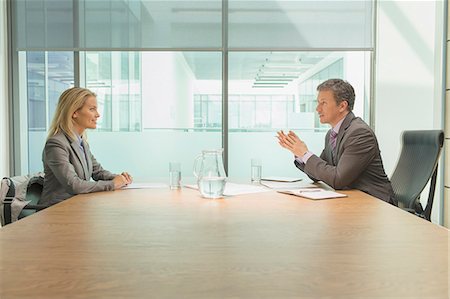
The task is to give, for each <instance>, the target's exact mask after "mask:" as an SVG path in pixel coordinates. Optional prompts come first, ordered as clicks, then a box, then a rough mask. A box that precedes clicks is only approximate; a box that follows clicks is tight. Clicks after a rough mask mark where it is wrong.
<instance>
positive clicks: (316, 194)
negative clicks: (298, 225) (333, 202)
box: [277, 188, 347, 199]
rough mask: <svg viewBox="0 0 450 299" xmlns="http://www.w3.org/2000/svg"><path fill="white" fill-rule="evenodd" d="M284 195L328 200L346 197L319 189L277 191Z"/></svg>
mask: <svg viewBox="0 0 450 299" xmlns="http://www.w3.org/2000/svg"><path fill="white" fill-rule="evenodd" d="M277 192H280V193H284V194H290V195H295V196H300V197H304V198H309V199H329V198H338V197H347V195H346V194H342V193H338V192H334V191H330V190H324V189H321V188H303V189H294V190H280V191H277Z"/></svg>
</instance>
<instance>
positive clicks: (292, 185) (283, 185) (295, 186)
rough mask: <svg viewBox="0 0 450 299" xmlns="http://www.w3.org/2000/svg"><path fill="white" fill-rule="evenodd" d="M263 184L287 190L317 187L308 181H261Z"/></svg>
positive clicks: (275, 188)
mask: <svg viewBox="0 0 450 299" xmlns="http://www.w3.org/2000/svg"><path fill="white" fill-rule="evenodd" d="M261 185H264V186H266V187H268V188H270V189H274V190H286V189H300V188H317V185H314V184H313V183H308V182H273V181H261Z"/></svg>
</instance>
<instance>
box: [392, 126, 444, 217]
mask: <svg viewBox="0 0 450 299" xmlns="http://www.w3.org/2000/svg"><path fill="white" fill-rule="evenodd" d="M402 144H403V145H402V151H401V153H400V158H399V160H398V163H397V166H396V168H395V170H394V173H393V174H392V178H391V183H392V187H393V189H394V193H395V197H396V198H397V200H398V204H399V207H400V208H406V209H415V210H416V212H418V213H420V214H424V213H425V215H422V216H423V217H424V218H427V219H428V220H430V215H431V208H432V206H433V198H434V190H435V187H436V175H437V166H438V161H439V155H440V152H441V149H442V146H443V144H444V132H443V131H441V130H424V131H404V132H403V135H402ZM430 178H432V182H431V185H430V193H429V196H428V202H427V208H426V209H425V211H424V210H423V209H422V211H418V210H417V207H420V209H421V205H420V202H419V197H420V194H421V193H422V191H423V189H424V188H425V186H426V184H427V183H428V181H429V180H430Z"/></svg>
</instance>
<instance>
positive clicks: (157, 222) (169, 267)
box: [0, 189, 448, 298]
mask: <svg viewBox="0 0 450 299" xmlns="http://www.w3.org/2000/svg"><path fill="white" fill-rule="evenodd" d="M345 193H347V194H348V195H349V197H348V198H343V199H331V200H322V201H311V200H307V199H302V198H299V197H294V196H290V195H284V194H280V193H276V192H268V193H258V194H251V195H241V196H235V197H229V198H226V199H220V200H208V199H204V198H201V197H200V195H199V193H198V191H196V190H190V189H182V190H181V191H170V190H165V189H146V190H145V189H135V190H122V191H114V192H102V193H94V194H88V195H79V196H76V197H74V198H72V199H69V200H67V201H65V202H63V203H61V204H58V205H56V206H53V207H51V208H49V209H47V210H44V211H41V212H39V213H38V214H36V215H33V216H30V217H28V218H25V219H23V220H21V221H18V222H16V223H13V224H11V225H9V226H6V227H4V228H2V229H0V298H24V297H26V298H224V297H227V298H228V297H233V298H262V297H264V298H285V297H291V298H398V297H403V298H447V296H448V231H447V230H446V229H444V228H441V227H439V226H437V225H434V224H432V223H429V222H426V221H424V220H421V219H419V218H417V217H415V216H413V215H410V214H408V213H406V212H403V211H401V210H400V209H397V208H394V207H392V206H390V205H388V204H386V203H384V202H382V201H380V200H377V199H375V198H373V197H371V196H369V195H366V194H364V193H362V192H359V191H348V192H345Z"/></svg>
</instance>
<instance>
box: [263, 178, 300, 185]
mask: <svg viewBox="0 0 450 299" xmlns="http://www.w3.org/2000/svg"><path fill="white" fill-rule="evenodd" d="M301 180H302V179H299V178H292V177H284V176H268V177H264V178H262V179H261V181H269V182H285V183H293V182H300V181H301Z"/></svg>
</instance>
